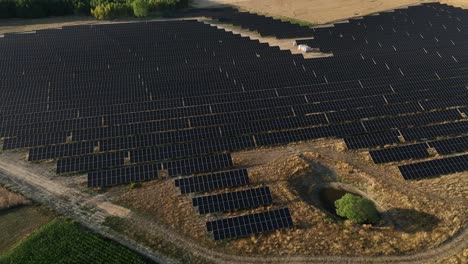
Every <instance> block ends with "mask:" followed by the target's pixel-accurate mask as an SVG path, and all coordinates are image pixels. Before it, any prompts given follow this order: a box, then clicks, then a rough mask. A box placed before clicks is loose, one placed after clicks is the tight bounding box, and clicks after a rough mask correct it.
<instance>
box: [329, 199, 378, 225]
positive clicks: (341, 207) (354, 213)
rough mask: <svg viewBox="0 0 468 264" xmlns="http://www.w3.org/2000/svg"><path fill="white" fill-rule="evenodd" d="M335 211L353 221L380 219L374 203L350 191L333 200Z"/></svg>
mask: <svg viewBox="0 0 468 264" xmlns="http://www.w3.org/2000/svg"><path fill="white" fill-rule="evenodd" d="M335 207H336V213H337V214H338V215H339V216H341V217H345V218H347V219H349V220H351V221H353V222H355V223H358V224H364V223H377V222H378V221H379V220H380V216H379V212H377V209H376V208H375V205H374V203H372V202H371V201H369V200H367V199H364V198H362V197H360V196H357V195H353V194H350V193H347V194H345V195H344V196H343V197H341V198H340V199H338V200H336V201H335Z"/></svg>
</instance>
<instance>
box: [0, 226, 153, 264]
mask: <svg viewBox="0 0 468 264" xmlns="http://www.w3.org/2000/svg"><path fill="white" fill-rule="evenodd" d="M149 262H150V261H149V260H147V259H145V258H144V257H142V256H140V255H138V254H137V253H135V252H133V251H131V250H130V249H128V248H126V247H124V246H122V245H119V244H117V243H115V242H113V241H110V240H106V239H104V238H102V237H100V236H99V235H96V234H94V233H91V232H89V231H87V230H85V229H83V228H82V227H80V226H79V225H78V224H76V223H73V222H71V221H69V220H63V219H55V220H53V221H52V222H50V223H48V224H46V225H44V226H43V227H41V228H40V229H38V230H37V231H36V232H35V233H34V234H32V235H31V236H29V237H28V238H27V239H25V240H24V241H22V242H21V243H19V244H18V245H17V246H16V247H14V248H12V249H11V250H9V251H8V252H6V253H5V254H4V255H1V256H0V263H1V264H4V263H149Z"/></svg>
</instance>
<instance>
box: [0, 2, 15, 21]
mask: <svg viewBox="0 0 468 264" xmlns="http://www.w3.org/2000/svg"><path fill="white" fill-rule="evenodd" d="M15 16H16V4H15V2H14V1H13V0H0V18H9V17H15Z"/></svg>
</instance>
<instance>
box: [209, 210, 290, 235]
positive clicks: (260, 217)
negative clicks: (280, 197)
mask: <svg viewBox="0 0 468 264" xmlns="http://www.w3.org/2000/svg"><path fill="white" fill-rule="evenodd" d="M292 226H293V223H292V220H291V214H290V212H289V209H288V208H282V209H276V210H271V211H266V212H261V213H256V214H250V215H243V216H238V217H232V218H227V219H221V220H215V221H210V222H208V223H206V229H207V230H208V232H211V233H212V234H213V238H214V239H215V240H223V239H228V238H234V237H242V236H247V235H250V234H255V233H261V232H266V231H271V230H275V229H281V228H288V227H292Z"/></svg>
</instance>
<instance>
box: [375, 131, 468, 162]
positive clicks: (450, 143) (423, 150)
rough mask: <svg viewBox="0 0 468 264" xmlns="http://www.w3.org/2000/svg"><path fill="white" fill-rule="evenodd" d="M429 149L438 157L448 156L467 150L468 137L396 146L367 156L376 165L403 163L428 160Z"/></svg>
mask: <svg viewBox="0 0 468 264" xmlns="http://www.w3.org/2000/svg"><path fill="white" fill-rule="evenodd" d="M429 148H434V149H435V150H436V151H437V153H438V154H440V155H448V154H452V153H457V152H464V151H466V150H468V136H462V137H456V138H449V139H442V140H436V141H430V142H426V143H417V144H411V145H404V146H397V147H393V148H385V149H379V150H372V151H370V152H369V154H370V155H371V157H372V160H373V161H374V163H376V164H381V163H387V162H395V161H397V162H398V161H403V160H410V159H422V158H429V157H430V156H431V155H430V154H429V152H428V149H429Z"/></svg>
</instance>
